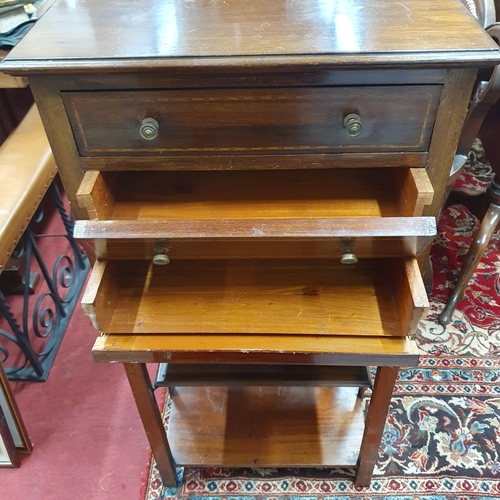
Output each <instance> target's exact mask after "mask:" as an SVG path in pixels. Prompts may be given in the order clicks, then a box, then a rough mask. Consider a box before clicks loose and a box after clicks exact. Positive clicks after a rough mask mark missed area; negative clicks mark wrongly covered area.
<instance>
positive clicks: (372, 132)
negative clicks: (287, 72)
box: [63, 85, 441, 156]
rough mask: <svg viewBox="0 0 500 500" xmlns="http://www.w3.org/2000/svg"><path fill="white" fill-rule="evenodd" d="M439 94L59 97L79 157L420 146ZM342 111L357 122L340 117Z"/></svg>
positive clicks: (419, 90)
mask: <svg viewBox="0 0 500 500" xmlns="http://www.w3.org/2000/svg"><path fill="white" fill-rule="evenodd" d="M440 93H441V86H440V85H409V86H384V85H381V86H366V87H364V86H360V87H313V88H272V89H215V90H189V91H183V90H161V91H105V92H64V93H63V100H64V103H65V106H66V109H67V112H68V116H69V119H70V122H71V125H72V128H73V132H74V136H75V138H76V142H77V145H78V149H79V152H80V154H81V155H82V156H107V155H118V156H120V155H121V156H123V155H177V156H179V155H181V156H182V155H205V156H206V155H211V154H213V155H221V154H232V155H238V154H247V155H248V154H251V155H255V154H277V153H287V154H297V153H299V154H301V153H329V152H332V153H334V152H384V151H389V152H390V151H407V152H422V151H426V150H427V148H428V145H429V140H430V136H431V133H432V129H433V125H434V119H435V116H436V112H437V108H438V104H439V97H440ZM349 115H358V117H359V119H358V118H356V117H351V121H350V122H349V123H347V121H346V120H345V119H346V117H348V116H349ZM151 119H153V120H154V121H151ZM145 120H146V121H145ZM344 122H345V123H344ZM155 123H156V124H155ZM141 131H142V134H143V135H142V136H141ZM144 136H146V137H148V138H144Z"/></svg>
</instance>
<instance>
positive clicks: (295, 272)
mask: <svg viewBox="0 0 500 500" xmlns="http://www.w3.org/2000/svg"><path fill="white" fill-rule="evenodd" d="M82 303H83V307H84V310H85V311H86V313H87V314H89V315H90V316H91V318H92V319H93V321H94V326H95V327H96V328H97V329H98V330H100V331H102V332H105V333H112V334H127V333H128V334H169V333H172V334H179V333H181V334H246V333H248V334H255V335H258V334H273V335H274V334H299V335H342V336H344V335H347V336H349V335H352V336H403V335H405V334H406V333H407V331H408V329H409V328H413V327H414V326H415V324H416V322H417V321H418V320H419V319H420V317H421V315H422V313H423V311H424V309H425V307H426V306H427V296H426V294H425V289H424V286H423V283H422V279H421V277H420V273H419V270H418V265H417V263H416V261H415V260H414V259H408V260H404V259H399V260H398V259H396V260H389V259H386V260H380V259H379V260H376V259H373V260H372V259H364V260H360V261H359V262H358V263H357V264H356V265H351V266H345V265H342V264H340V263H338V262H332V261H331V260H323V259H301V260H294V259H289V260H258V261H257V260H251V261H248V260H232V261H225V260H215V261H173V262H171V263H170V264H169V265H168V266H154V265H152V264H150V263H148V262H145V261H132V262H130V261H120V262H108V263H105V262H102V261H100V262H97V263H96V266H94V270H93V273H92V277H91V279H90V281H89V285H88V287H87V291H86V294H85V296H84V298H83V300H82Z"/></svg>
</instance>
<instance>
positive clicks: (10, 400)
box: [0, 362, 33, 467]
mask: <svg viewBox="0 0 500 500" xmlns="http://www.w3.org/2000/svg"><path fill="white" fill-rule="evenodd" d="M32 451H33V445H32V444H31V441H30V439H29V436H28V432H27V431H26V427H25V425H24V422H23V419H22V417H21V413H20V411H19V408H18V406H17V403H16V400H15V399H14V394H13V393H12V389H11V387H10V385H9V380H8V379H7V374H6V373H5V370H4V369H3V366H2V363H1V362H0V467H18V466H19V465H16V464H19V459H20V457H21V456H22V455H23V454H24V455H28V454H30V453H31V452H32ZM16 457H17V458H16Z"/></svg>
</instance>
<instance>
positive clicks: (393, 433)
mask: <svg viewBox="0 0 500 500" xmlns="http://www.w3.org/2000/svg"><path fill="white" fill-rule="evenodd" d="M491 176H492V174H491V167H490V166H489V165H488V164H487V160H486V159H485V157H484V152H483V151H482V149H481V145H480V143H478V142H476V143H475V144H474V147H473V149H472V151H471V153H470V156H469V162H468V164H467V166H466V168H465V171H464V174H463V175H462V176H461V177H460V179H459V180H458V181H457V185H459V186H460V187H464V188H466V189H478V190H484V189H486V187H487V185H488V182H489V180H490V179H491ZM478 224H479V221H478V220H477V219H476V218H475V217H474V216H473V215H472V214H471V213H470V212H469V211H468V210H467V208H466V207H464V206H462V205H453V206H450V207H448V208H446V209H445V210H444V211H443V213H442V215H441V218H440V220H439V223H438V231H439V234H438V237H437V238H436V240H435V243H434V245H433V250H432V259H433V265H434V290H433V294H432V296H431V299H430V302H431V307H430V310H429V314H428V316H427V317H426V318H425V319H423V320H422V321H421V322H420V325H419V327H418V330H417V332H416V340H417V342H418V344H419V348H420V350H421V355H422V356H421V361H420V364H419V366H418V367H417V368H409V369H404V370H401V371H400V374H399V378H398V381H397V385H396V390H395V392H394V397H393V400H392V403H391V408H390V411H389V415H388V419H387V423H386V426H385V430H384V436H383V439H382V443H381V445H380V448H379V452H378V462H377V465H376V468H375V472H374V476H373V480H372V483H371V485H370V487H369V488H364V489H360V488H356V487H355V486H354V484H353V482H352V479H353V476H354V471H353V470H349V469H296V470H294V469H284V470H281V469H222V468H205V469H200V468H186V469H184V470H183V469H179V470H178V474H179V486H178V487H177V488H167V489H163V488H162V485H161V481H160V479H159V476H158V473H157V471H156V468H155V466H154V463H153V465H152V468H151V474H150V481H149V488H148V491H147V494H146V500H153V499H154V500H177V499H183V498H189V499H190V500H237V499H242V500H243V499H245V500H248V499H255V500H257V499H258V500H272V499H285V498H286V499H290V500H299V499H300V500H306V499H307V500H370V499H382V498H383V499H389V498H390V499H397V500H424V499H425V500H445V499H446V500H452V499H453V500H466V499H476V500H492V499H494V498H495V499H496V498H500V356H499V354H500V234H499V233H498V232H497V233H496V234H495V235H494V237H493V238H492V240H491V243H490V245H489V247H488V249H487V251H486V253H485V255H484V258H483V259H482V262H481V264H480V266H479V268H478V270H477V272H476V273H475V274H474V276H473V278H472V279H471V281H470V283H469V287H468V289H467V291H466V293H465V297H464V299H463V300H462V301H461V302H460V303H459V305H458V307H457V310H456V312H455V314H454V316H453V320H452V323H451V324H450V325H448V326H447V327H446V328H445V327H442V326H441V325H440V324H439V323H438V322H437V316H438V314H439V312H440V311H441V310H442V308H443V305H444V303H445V302H446V299H447V296H448V292H449V289H450V287H452V286H453V283H454V282H455V280H456V277H457V275H458V270H459V269H460V265H461V262H462V259H463V257H464V255H465V254H466V252H467V250H468V247H469V245H470V242H471V239H472V237H473V234H474V232H475V230H476V229H477V227H478ZM165 421H166V425H167V424H168V405H167V407H166V411H165Z"/></svg>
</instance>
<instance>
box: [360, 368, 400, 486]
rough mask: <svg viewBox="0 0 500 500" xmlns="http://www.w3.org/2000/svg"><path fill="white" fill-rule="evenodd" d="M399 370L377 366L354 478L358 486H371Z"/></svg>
mask: <svg viewBox="0 0 500 500" xmlns="http://www.w3.org/2000/svg"><path fill="white" fill-rule="evenodd" d="M398 372H399V368H398V367H396V366H379V367H378V368H377V375H376V377H375V384H374V386H373V394H372V397H371V400H370V404H369V406H368V414H367V416H366V422H365V432H364V434H363V441H362V442H361V449H360V451H359V459H358V469H357V471H356V477H355V478H354V482H355V483H356V486H359V487H366V486H370V481H371V479H372V474H373V468H374V467H375V463H376V461H377V453H378V449H379V446H380V442H381V441H382V434H383V432H384V426H385V421H386V419H387V412H388V411H389V405H390V403H391V398H392V393H393V391H394V385H395V383H396V377H397V376H398Z"/></svg>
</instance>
